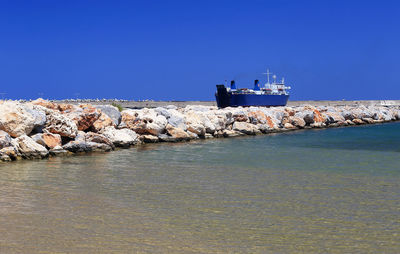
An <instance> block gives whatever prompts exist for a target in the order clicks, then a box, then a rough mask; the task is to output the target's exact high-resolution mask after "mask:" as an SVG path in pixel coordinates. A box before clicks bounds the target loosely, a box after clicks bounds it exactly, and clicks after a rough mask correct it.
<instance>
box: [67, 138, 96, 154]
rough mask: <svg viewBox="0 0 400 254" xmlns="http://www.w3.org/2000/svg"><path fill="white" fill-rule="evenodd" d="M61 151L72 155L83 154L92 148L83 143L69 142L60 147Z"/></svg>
mask: <svg viewBox="0 0 400 254" xmlns="http://www.w3.org/2000/svg"><path fill="white" fill-rule="evenodd" d="M62 149H64V150H67V151H70V152H72V153H84V152H90V151H92V148H91V147H90V146H89V145H88V143H87V142H85V141H76V140H73V141H70V142H68V143H67V144H65V145H63V146H62Z"/></svg>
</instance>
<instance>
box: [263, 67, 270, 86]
mask: <svg viewBox="0 0 400 254" xmlns="http://www.w3.org/2000/svg"><path fill="white" fill-rule="evenodd" d="M263 74H264V75H267V84H268V85H269V84H270V83H269V75H271V74H272V72H269V69H267V72H264V73H263Z"/></svg>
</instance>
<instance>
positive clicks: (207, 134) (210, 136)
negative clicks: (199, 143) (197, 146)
mask: <svg viewBox="0 0 400 254" xmlns="http://www.w3.org/2000/svg"><path fill="white" fill-rule="evenodd" d="M211 138H214V136H213V135H211V134H210V133H206V134H204V139H211Z"/></svg>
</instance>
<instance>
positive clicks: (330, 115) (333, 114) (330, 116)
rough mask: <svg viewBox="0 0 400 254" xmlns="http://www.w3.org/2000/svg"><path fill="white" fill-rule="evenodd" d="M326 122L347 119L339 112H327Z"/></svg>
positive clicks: (331, 122) (330, 122)
mask: <svg viewBox="0 0 400 254" xmlns="http://www.w3.org/2000/svg"><path fill="white" fill-rule="evenodd" d="M325 116H326V117H325V119H326V120H325V123H326V124H333V123H338V122H344V121H346V119H345V118H344V117H343V116H342V115H341V114H339V113H337V112H326V113H325Z"/></svg>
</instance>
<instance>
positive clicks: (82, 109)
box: [65, 104, 101, 131]
mask: <svg viewBox="0 0 400 254" xmlns="http://www.w3.org/2000/svg"><path fill="white" fill-rule="evenodd" d="M65 115H66V116H67V117H68V118H69V119H71V120H73V121H74V122H75V124H76V126H77V127H78V130H80V131H86V130H89V128H91V127H92V125H93V123H94V122H96V121H97V120H98V119H99V117H100V115H101V111H100V110H97V109H96V108H95V107H93V106H92V105H90V104H83V105H79V109H78V110H75V111H72V112H69V113H67V114H65Z"/></svg>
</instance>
